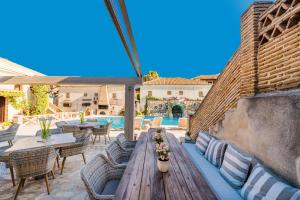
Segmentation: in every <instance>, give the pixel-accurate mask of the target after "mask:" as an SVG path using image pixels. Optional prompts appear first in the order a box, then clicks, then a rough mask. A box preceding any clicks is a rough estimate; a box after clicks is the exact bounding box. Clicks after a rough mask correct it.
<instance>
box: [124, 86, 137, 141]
mask: <svg viewBox="0 0 300 200" xmlns="http://www.w3.org/2000/svg"><path fill="white" fill-rule="evenodd" d="M134 92H135V88H134V86H133V85H126V87H125V128H124V131H125V134H126V135H127V138H128V139H129V140H133V132H134V117H135V105H134Z"/></svg>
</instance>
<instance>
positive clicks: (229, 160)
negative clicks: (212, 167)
mask: <svg viewBox="0 0 300 200" xmlns="http://www.w3.org/2000/svg"><path fill="white" fill-rule="evenodd" d="M251 161H252V158H251V157H250V156H248V155H245V154H244V153H243V152H241V151H240V150H239V149H238V148H237V147H235V146H233V145H228V147H227V148H226V151H225V155H224V159H223V162H222V166H221V169H220V173H221V175H222V176H223V177H224V178H225V179H226V180H227V181H228V182H229V183H230V184H231V185H232V186H233V187H236V188H240V187H242V186H243V185H244V183H245V181H246V179H247V176H248V173H249V169H250V165H251Z"/></svg>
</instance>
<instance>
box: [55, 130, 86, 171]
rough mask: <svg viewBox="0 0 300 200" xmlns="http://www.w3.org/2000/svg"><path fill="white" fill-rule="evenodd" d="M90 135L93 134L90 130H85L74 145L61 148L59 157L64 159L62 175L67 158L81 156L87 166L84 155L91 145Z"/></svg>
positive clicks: (77, 136) (78, 135)
mask: <svg viewBox="0 0 300 200" xmlns="http://www.w3.org/2000/svg"><path fill="white" fill-rule="evenodd" d="M90 134H91V132H90V131H89V130H85V131H83V132H82V133H81V134H77V135H76V141H75V143H74V144H71V145H69V146H66V147H62V148H60V150H59V155H60V157H62V158H63V161H62V166H61V174H62V173H63V169H64V166H65V162H66V159H67V157H70V156H75V155H79V154H81V155H82V158H83V162H84V164H86V160H85V156H84V153H85V151H86V149H87V147H88V144H89V139H90Z"/></svg>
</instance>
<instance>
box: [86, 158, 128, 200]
mask: <svg viewBox="0 0 300 200" xmlns="http://www.w3.org/2000/svg"><path fill="white" fill-rule="evenodd" d="M125 168H126V166H124V165H114V164H113V163H111V161H110V160H108V159H107V158H106V157H105V156H104V155H103V154H99V155H97V156H95V157H94V158H93V159H92V160H91V161H90V162H89V163H88V164H87V165H86V166H85V167H84V168H82V170H81V173H80V174H81V179H82V180H83V182H84V185H85V187H86V190H87V193H88V195H89V199H90V200H94V199H97V200H109V199H114V197H115V192H116V190H117V188H118V185H119V182H120V180H121V178H122V176H123V174H124V171H125Z"/></svg>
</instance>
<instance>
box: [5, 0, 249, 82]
mask: <svg viewBox="0 0 300 200" xmlns="http://www.w3.org/2000/svg"><path fill="white" fill-rule="evenodd" d="M125 2H126V6H127V9H128V13H129V17H130V21H131V25H132V29H133V33H134V37H135V40H136V45H137V50H138V54H139V58H140V62H141V66H142V71H143V73H144V74H145V72H147V71H149V70H156V71H158V72H159V73H160V74H161V76H164V77H171V76H173V77H187V78H190V77H194V76H197V75H200V74H212V73H219V72H220V71H221V70H222V69H223V68H224V65H225V64H226V62H227V61H228V60H229V58H230V57H231V56H232V54H233V53H234V51H235V50H236V49H237V48H238V47H239V43H240V16H241V14H242V13H243V12H244V11H245V10H246V9H247V7H248V6H249V5H250V4H251V3H252V2H253V0H226V1H224V0H217V1H202V0H187V1H179V0H151V1H149V0H147V1H146V0H125ZM0 24H1V29H0V57H4V58H7V59H9V60H12V61H14V62H16V63H19V64H21V65H24V66H26V67H30V68H32V69H34V70H37V71H40V72H42V73H45V74H47V75H79V76H118V77H122V76H135V73H134V70H133V68H132V67H131V65H130V62H129V59H128V57H127V55H126V53H125V50H124V48H123V46H122V43H121V41H120V39H119V37H118V34H117V32H116V30H115V28H114V26H113V23H112V21H111V19H110V16H109V14H108V12H107V10H106V8H105V5H104V2H103V0H88V1H86V0H26V1H24V0H1V1H0Z"/></svg>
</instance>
